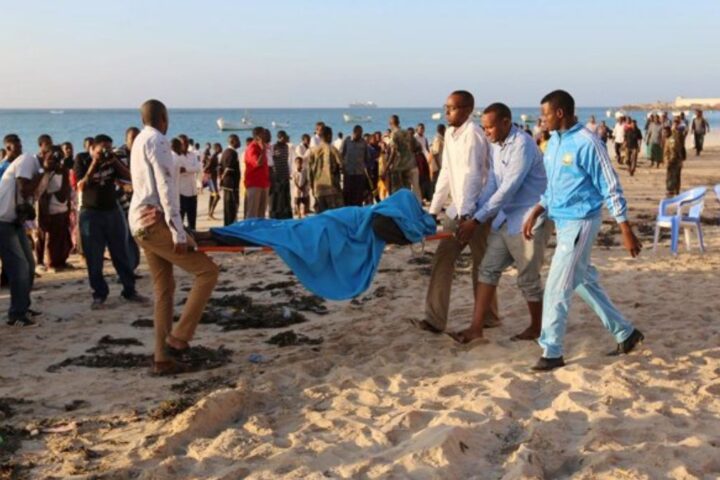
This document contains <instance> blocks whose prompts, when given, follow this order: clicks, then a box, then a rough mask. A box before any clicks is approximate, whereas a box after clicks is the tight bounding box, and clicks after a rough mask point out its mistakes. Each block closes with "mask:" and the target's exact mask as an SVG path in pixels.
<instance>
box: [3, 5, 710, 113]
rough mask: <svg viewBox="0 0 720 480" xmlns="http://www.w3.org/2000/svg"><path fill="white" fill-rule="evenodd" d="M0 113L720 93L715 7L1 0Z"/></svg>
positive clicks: (587, 100)
mask: <svg viewBox="0 0 720 480" xmlns="http://www.w3.org/2000/svg"><path fill="white" fill-rule="evenodd" d="M0 12H2V13H1V14H0V62H1V63H0V108H24V107H28V108H34V107H37V108H48V107H49V108H52V107H55V108H71V107H78V108H81V107H87V108H102V107H135V106H137V105H138V104H139V103H140V102H142V101H143V100H144V99H147V98H149V97H157V98H160V99H162V100H164V101H165V102H166V103H167V104H168V105H170V106H172V107H248V108H259V107H340V106H344V105H346V104H347V103H348V102H349V101H352V100H356V99H361V100H369V99H372V100H374V101H376V102H377V103H378V104H380V105H382V106H397V107H413V106H436V105H441V104H442V102H443V100H444V98H445V96H446V95H447V93H448V92H449V91H451V90H454V89H458V88H464V89H469V90H470V91H472V92H473V93H474V94H475V96H476V98H477V99H478V104H485V103H488V102H490V101H494V100H502V101H505V102H506V103H508V104H510V105H513V106H533V105H536V104H537V103H538V100H539V99H540V97H541V96H542V95H543V94H544V93H547V92H548V91H549V90H552V89H554V88H565V89H567V90H569V91H570V92H571V93H573V94H574V96H575V98H576V100H577V102H578V104H579V105H586V106H594V105H618V104H622V103H626V102H649V101H654V100H658V99H662V100H672V99H674V97H675V96H676V95H683V96H712V97H720V62H718V58H719V57H720V31H719V30H718V23H719V22H720V1H718V0H693V1H692V2H682V1H677V0H676V1H672V2H671V1H665V0H623V1H617V0H597V1H585V0H575V1H570V0H557V1H550V0H546V1H542V0H514V1H512V0H502V1H501V0H496V1H485V0H476V1H470V0H462V1H452V0H449V1H445V2H440V1H436V2H429V1H424V0H415V1H406V0H385V1H380V0H365V1H347V0H337V1H327V0H324V1H323V0H307V1H290V0H273V1H268V2H257V1H255V2H250V1H244V0H239V1H221V0H205V1H189V0H175V1H166V0H144V1H139V0H123V1H119V0H113V1H110V0H104V1H99V0H95V1H90V0H65V1H58V0H46V1H40V0H37V1H33V0H25V1H22V2H19V1H17V0H14V1H10V0H0Z"/></svg>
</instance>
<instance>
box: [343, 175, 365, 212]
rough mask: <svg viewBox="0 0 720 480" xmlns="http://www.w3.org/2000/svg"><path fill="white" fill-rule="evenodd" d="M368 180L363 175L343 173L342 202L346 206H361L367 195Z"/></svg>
mask: <svg viewBox="0 0 720 480" xmlns="http://www.w3.org/2000/svg"><path fill="white" fill-rule="evenodd" d="M367 190H368V181H367V177H366V176H365V175H345V179H344V181H343V202H344V203H345V206H346V207H361V206H362V204H363V203H365V198H366V197H367Z"/></svg>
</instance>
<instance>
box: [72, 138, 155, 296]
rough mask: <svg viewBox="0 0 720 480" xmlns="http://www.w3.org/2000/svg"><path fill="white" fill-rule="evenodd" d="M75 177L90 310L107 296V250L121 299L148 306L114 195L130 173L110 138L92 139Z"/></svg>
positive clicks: (125, 226)
mask: <svg viewBox="0 0 720 480" xmlns="http://www.w3.org/2000/svg"><path fill="white" fill-rule="evenodd" d="M75 175H76V177H77V178H78V190H79V191H80V192H82V203H81V205H80V222H79V223H80V237H81V238H82V246H83V252H84V253H85V262H86V264H87V269H88V279H89V281H90V287H91V288H92V291H93V294H92V296H93V302H92V305H91V308H92V309H93V310H97V309H102V308H105V301H106V300H107V296H108V294H109V289H108V285H107V282H106V281H105V278H104V277H103V257H104V255H105V248H106V247H107V249H108V250H109V251H110V258H111V259H112V263H113V266H114V267H115V271H116V272H117V274H118V276H119V277H120V282H121V283H122V286H123V290H122V294H121V296H122V297H123V298H124V299H125V300H127V301H128V302H132V303H141V304H145V303H147V301H148V300H147V299H146V298H145V297H143V296H142V295H140V294H138V293H137V291H136V290H135V274H134V272H133V268H132V264H131V259H130V248H129V246H128V242H127V233H126V231H125V230H126V229H127V228H128V227H127V224H126V223H125V217H124V216H123V213H122V211H121V210H120V206H119V205H118V203H117V197H116V193H115V183H116V182H117V181H118V180H130V171H129V170H128V169H127V167H125V165H123V164H122V163H121V162H120V160H118V158H117V157H116V156H115V154H113V153H112V139H111V138H110V137H108V136H107V135H102V134H101V135H98V136H96V137H95V139H94V140H93V145H92V147H90V158H89V161H86V160H85V159H84V158H81V157H78V159H77V160H76V162H75Z"/></svg>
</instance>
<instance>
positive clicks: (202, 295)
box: [130, 100, 219, 375]
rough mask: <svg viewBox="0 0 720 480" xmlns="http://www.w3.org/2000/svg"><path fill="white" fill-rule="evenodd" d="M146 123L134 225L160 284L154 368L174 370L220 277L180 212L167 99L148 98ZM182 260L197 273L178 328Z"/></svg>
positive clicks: (135, 150) (138, 157)
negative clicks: (177, 271) (195, 245)
mask: <svg viewBox="0 0 720 480" xmlns="http://www.w3.org/2000/svg"><path fill="white" fill-rule="evenodd" d="M141 113H142V120H143V124H144V125H145V128H143V130H142V132H140V135H138V137H137V138H136V139H135V142H134V143H133V147H132V159H133V161H132V164H131V174H132V183H133V192H134V193H133V198H132V202H131V203H130V228H131V230H132V232H133V235H134V236H135V239H136V240H137V242H138V245H140V246H141V247H142V249H143V250H144V251H145V258H146V259H147V263H148V266H149V267H150V272H151V274H152V278H153V287H154V290H155V295H154V297H155V312H154V322H155V355H154V363H153V372H154V373H155V374H158V375H172V374H176V373H182V372H184V371H187V367H186V365H185V364H184V363H181V362H179V361H176V360H174V359H173V358H172V357H176V358H182V356H183V353H184V352H185V351H186V350H187V349H189V348H190V345H189V343H188V342H189V341H190V340H191V339H192V337H193V335H194V333H195V329H196V328H197V325H198V323H199V322H200V317H201V315H202V312H203V310H204V309H205V305H206V304H207V301H208V299H209V298H210V295H211V294H212V291H213V288H214V287H215V284H216V283H217V279H218V273H219V268H218V266H217V265H215V263H213V261H212V260H210V258H208V257H207V255H205V254H204V253H200V252H197V251H189V250H188V243H189V241H190V239H189V238H188V236H187V234H186V233H185V230H184V229H183V226H182V220H181V218H180V206H179V203H180V201H179V194H178V191H177V174H178V173H177V169H176V168H175V165H174V164H173V158H172V155H171V152H170V144H169V142H168V140H167V138H166V137H165V133H166V132H167V129H168V125H169V120H168V113H167V109H166V108H165V105H163V104H162V103H161V102H159V101H158V100H148V101H147V102H145V103H144V104H143V105H142V107H141ZM174 265H177V266H178V267H180V268H182V269H183V270H185V271H186V272H188V273H190V274H192V275H193V276H194V277H195V280H194V283H193V286H192V289H191V290H190V294H189V295H188V298H187V302H186V303H185V306H184V308H183V312H182V315H181V316H180V321H178V323H177V324H176V325H175V327H174V328H173V305H174V299H173V295H174V292H175V279H174V276H173V266H174Z"/></svg>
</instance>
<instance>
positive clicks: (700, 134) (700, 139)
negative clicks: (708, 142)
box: [690, 110, 710, 157]
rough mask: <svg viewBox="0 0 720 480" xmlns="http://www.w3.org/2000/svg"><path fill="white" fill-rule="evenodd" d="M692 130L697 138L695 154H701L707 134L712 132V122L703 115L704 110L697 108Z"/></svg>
mask: <svg viewBox="0 0 720 480" xmlns="http://www.w3.org/2000/svg"><path fill="white" fill-rule="evenodd" d="M690 131H691V132H692V134H693V137H694V139H695V156H696V157H698V156H700V152H702V151H703V143H704V142H705V134H706V133H710V124H709V123H708V122H707V120H705V118H704V117H703V112H702V110H695V118H693V121H692V125H691V126H690Z"/></svg>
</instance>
